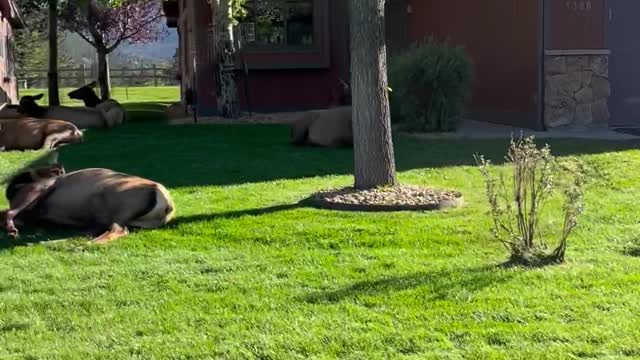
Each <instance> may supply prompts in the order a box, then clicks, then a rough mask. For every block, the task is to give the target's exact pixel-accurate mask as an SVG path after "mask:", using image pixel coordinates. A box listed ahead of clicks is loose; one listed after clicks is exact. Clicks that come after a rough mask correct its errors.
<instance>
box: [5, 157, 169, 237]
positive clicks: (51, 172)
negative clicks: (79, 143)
mask: <svg viewBox="0 0 640 360" xmlns="http://www.w3.org/2000/svg"><path fill="white" fill-rule="evenodd" d="M6 197H7V199H8V200H9V204H10V208H9V209H8V210H5V211H3V212H1V213H0V215H1V216H0V219H1V220H2V222H3V224H4V228H5V229H6V231H7V233H8V234H9V236H12V237H16V236H17V235H18V229H17V227H16V224H24V223H32V224H38V223H47V224H54V225H58V226H69V227H75V228H82V229H89V230H92V231H97V232H98V233H102V234H101V235H100V236H98V237H97V238H95V239H94V241H95V242H96V243H106V242H109V241H112V240H115V239H117V238H120V237H123V236H126V235H128V233H129V230H128V228H127V227H128V226H131V227H138V228H157V227H160V226H163V225H165V224H166V223H167V222H169V221H170V220H171V219H172V218H173V215H174V212H175V211H174V205H173V201H172V199H171V197H170V195H169V192H168V191H167V189H166V188H165V187H164V186H163V185H162V184H159V183H156V182H154V181H151V180H147V179H144V178H140V177H137V176H133V175H128V174H124V173H119V172H115V171H113V170H109V169H101V168H91V169H83V170H78V171H75V172H71V173H66V172H65V171H64V168H63V167H62V166H60V165H51V166H46V167H41V168H37V169H34V170H29V171H25V172H22V173H19V174H17V175H16V176H14V177H13V178H12V179H11V180H10V181H9V185H8V187H7V191H6Z"/></svg>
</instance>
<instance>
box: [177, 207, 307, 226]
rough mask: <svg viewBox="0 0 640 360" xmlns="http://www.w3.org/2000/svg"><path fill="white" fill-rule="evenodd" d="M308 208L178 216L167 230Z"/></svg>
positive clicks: (265, 209)
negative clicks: (213, 221)
mask: <svg viewBox="0 0 640 360" xmlns="http://www.w3.org/2000/svg"><path fill="white" fill-rule="evenodd" d="M307 206H309V205H308V204H307V203H306V202H305V201H301V202H299V203H295V204H285V205H275V206H269V207H266V208H259V209H247V210H238V211H229V212H224V213H210V214H195V215H189V216H178V217H176V218H175V219H174V220H173V221H171V222H170V223H169V224H167V226H166V227H167V228H176V227H179V226H181V225H185V224H191V223H199V222H205V221H212V220H223V219H237V218H241V217H245V216H262V215H269V214H274V213H278V212H281V211H289V210H295V209H300V208H303V207H307Z"/></svg>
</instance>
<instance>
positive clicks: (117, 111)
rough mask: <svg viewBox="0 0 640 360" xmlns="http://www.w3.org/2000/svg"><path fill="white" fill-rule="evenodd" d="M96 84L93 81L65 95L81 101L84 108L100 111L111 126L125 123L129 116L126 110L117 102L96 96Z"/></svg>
mask: <svg viewBox="0 0 640 360" xmlns="http://www.w3.org/2000/svg"><path fill="white" fill-rule="evenodd" d="M96 85H97V83H96V82H95V81H92V82H90V83H89V84H87V85H84V86H81V87H79V88H77V89H75V90H73V91H71V92H69V93H68V94H67V95H68V96H69V98H71V99H74V100H81V101H82V102H84V106H86V107H87V108H94V109H98V110H100V111H102V112H103V113H104V115H105V118H106V119H107V121H108V122H109V123H110V124H111V126H115V125H120V124H123V123H125V122H127V121H128V120H129V119H128V117H129V115H128V113H127V110H126V109H125V108H124V106H122V105H121V104H120V103H119V102H117V101H116V100H113V99H108V100H102V99H100V98H99V97H98V95H96V92H95V91H94V90H93V89H94V88H95V87H96Z"/></svg>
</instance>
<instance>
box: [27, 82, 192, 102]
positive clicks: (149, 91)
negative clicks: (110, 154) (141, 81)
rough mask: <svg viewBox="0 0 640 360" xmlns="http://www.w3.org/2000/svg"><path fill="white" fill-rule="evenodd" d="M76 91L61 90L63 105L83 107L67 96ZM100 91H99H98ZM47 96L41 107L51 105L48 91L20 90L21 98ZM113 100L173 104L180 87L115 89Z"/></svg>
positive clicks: (177, 99) (112, 90)
mask: <svg viewBox="0 0 640 360" xmlns="http://www.w3.org/2000/svg"><path fill="white" fill-rule="evenodd" d="M72 90H74V89H73V88H63V89H60V92H59V94H60V102H61V104H62V105H68V106H72V105H82V102H78V101H75V100H71V99H69V97H68V96H67V94H68V93H69V92H70V91H72ZM96 91H98V90H96ZM41 93H42V94H45V97H44V98H43V99H42V100H40V101H39V102H38V103H39V104H41V105H47V104H49V99H48V97H47V96H48V95H47V94H48V93H49V92H48V91H47V89H20V96H23V95H36V94H41ZM111 98H113V99H115V100H118V101H119V102H121V103H132V102H160V103H172V102H176V101H179V100H180V87H178V86H158V87H153V86H145V87H130V88H124V87H114V88H112V89H111Z"/></svg>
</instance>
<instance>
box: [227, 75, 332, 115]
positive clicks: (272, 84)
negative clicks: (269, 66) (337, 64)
mask: <svg viewBox="0 0 640 360" xmlns="http://www.w3.org/2000/svg"><path fill="white" fill-rule="evenodd" d="M238 85H239V94H238V95H239V96H240V104H241V106H242V107H244V106H246V97H245V93H244V81H243V78H242V77H239V82H238ZM336 85H337V81H336V75H335V74H332V73H330V72H329V71H326V70H291V69H287V70H260V71H251V72H250V73H249V90H250V92H249V96H250V98H251V108H252V109H253V110H255V111H292V110H304V109H317V108H324V107H327V106H329V104H330V102H331V100H332V99H331V98H332V91H331V89H332V87H334V86H336Z"/></svg>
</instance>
